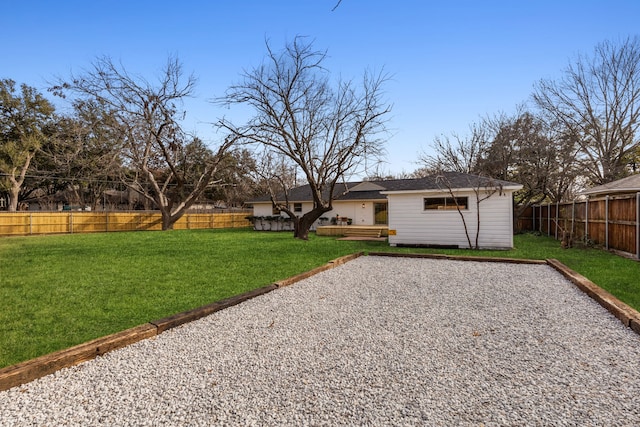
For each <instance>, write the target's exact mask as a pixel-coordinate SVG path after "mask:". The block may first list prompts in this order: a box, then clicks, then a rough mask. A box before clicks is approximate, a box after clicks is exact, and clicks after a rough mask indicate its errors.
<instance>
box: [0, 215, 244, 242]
mask: <svg viewBox="0 0 640 427" xmlns="http://www.w3.org/2000/svg"><path fill="white" fill-rule="evenodd" d="M250 213H251V211H246V212H244V211H243V212H233V213H218V212H213V213H186V214H185V215H184V216H183V217H182V218H180V219H179V220H178V221H177V222H176V223H175V224H174V226H173V228H174V230H196V229H209V228H241V227H249V226H251V222H249V221H248V220H247V215H249V214H250ZM141 230H162V216H161V214H160V212H157V211H127V212H106V211H105V212H97V211H95V212H81V211H78V212H77V211H63V212H1V213H0V236H26V235H31V234H70V233H102V232H110V231H141Z"/></svg>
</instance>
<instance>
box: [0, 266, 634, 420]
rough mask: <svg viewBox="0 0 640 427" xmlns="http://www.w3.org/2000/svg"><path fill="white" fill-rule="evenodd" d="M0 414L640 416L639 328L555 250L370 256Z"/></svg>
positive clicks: (10, 401)
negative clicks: (556, 263)
mask: <svg viewBox="0 0 640 427" xmlns="http://www.w3.org/2000/svg"><path fill="white" fill-rule="evenodd" d="M0 425H3V426H4V425H6V426H9V425H11V426H26V425H105V426H112V425H136V426H142V425H149V426H159V425H172V426H183V425H184V426H187V425H188V426H198V425H202V426H206V425H260V426H263V425H267V426H270V425H272V426H275V425H331V426H335V425H354V426H355V425H357V426H363V425H370V426H387V425H388V426H402V425H426V426H452V425H461V426H480V425H483V426H504V425H509V426H518V425H522V426H525V425H526V426H535V425H540V426H543V425H544V426H548V425H554V426H565V425H566V426H573V425H579V426H591V425H593V426H636V425H640V336H638V335H637V334H636V333H634V332H633V331H632V330H631V329H629V328H627V327H625V326H623V325H622V324H621V323H620V322H619V321H618V320H617V319H616V318H615V317H613V316H612V315H611V314H609V313H608V312H607V311H606V310H605V309H604V308H602V307H601V306H600V305H598V304H597V303H595V302H594V301H593V300H591V299H590V298H589V297H588V296H586V295H585V294H583V293H582V292H581V291H580V290H578V289H577V288H576V287H575V286H574V285H573V284H571V283H570V282H568V281H567V280H566V279H564V278H563V277H562V276H561V275H560V274H559V273H557V272H556V271H555V270H554V269H552V268H551V267H549V266H546V265H522V264H500V263H481V262H470V261H451V260H434V259H415V258H386V257H377V256H363V257H360V258H357V259H355V260H353V261H350V262H348V263H346V264H343V265H341V266H338V267H336V268H333V269H330V270H327V271H324V272H321V273H319V274H317V275H315V276H312V277H310V278H307V279H305V280H303V281H300V282H298V283H296V284H294V285H292V286H288V287H284V288H280V289H277V290H274V291H272V292H270V293H268V294H265V295H262V296H260V297H257V298H254V299H252V300H249V301H246V302H243V303H242V304H239V305H237V306H234V307H231V308H228V309H225V310H223V311H220V312H217V313H215V314H213V315H210V316H208V317H206V318H203V319H200V320H198V321H195V322H192V323H189V324H185V325H183V326H181V327H178V328H175V329H171V330H169V331H167V332H165V333H163V334H161V335H158V336H157V337H155V338H153V339H148V340H144V341H140V342H138V343H136V344H133V345H131V346H128V347H126V348H124V349H121V350H117V351H114V352H111V353H107V354H106V355H104V356H102V357H98V358H97V359H94V360H92V361H89V362H86V363H83V364H81V365H78V366H74V367H72V368H67V369H63V370H61V371H58V372H56V373H55V374H53V375H49V376H47V377H44V378H41V379H38V380H35V381H33V382H31V383H28V384H25V385H23V386H19V387H15V388H13V389H10V390H7V391H4V392H0Z"/></svg>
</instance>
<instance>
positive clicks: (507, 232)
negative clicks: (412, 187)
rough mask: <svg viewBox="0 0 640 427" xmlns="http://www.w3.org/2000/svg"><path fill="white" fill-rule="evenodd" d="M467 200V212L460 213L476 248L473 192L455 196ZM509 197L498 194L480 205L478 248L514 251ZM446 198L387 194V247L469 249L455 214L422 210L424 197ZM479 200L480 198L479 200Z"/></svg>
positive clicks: (509, 195)
mask: <svg viewBox="0 0 640 427" xmlns="http://www.w3.org/2000/svg"><path fill="white" fill-rule="evenodd" d="M455 195H456V196H458V197H459V196H467V197H469V209H468V210H465V211H463V215H464V218H465V222H466V224H467V230H468V234H469V238H470V239H471V244H472V245H475V238H476V230H477V229H478V228H477V211H476V196H475V194H474V192H473V191H469V192H456V193H455ZM511 195H512V193H511V192H510V191H509V192H506V193H503V194H502V195H498V194H497V193H496V194H494V195H492V196H491V197H490V198H488V199H486V200H483V201H482V202H480V235H479V239H478V243H479V246H480V247H481V248H501V249H503V248H504V249H507V248H511V247H513V225H512V224H513V219H512V201H511ZM427 196H428V197H433V196H440V197H449V195H448V194H446V193H445V194H434V193H411V194H393V193H391V194H388V198H389V230H390V231H391V230H395V232H396V234H395V235H392V234H393V231H391V233H390V235H389V243H390V244H391V245H397V244H411V245H457V246H459V247H461V248H468V247H469V242H468V240H467V236H466V234H465V231H464V226H463V222H462V218H461V217H460V214H459V212H458V211H457V210H455V209H454V210H443V211H439V210H427V211H425V210H424V204H423V200H424V197H427ZM481 197H482V196H481Z"/></svg>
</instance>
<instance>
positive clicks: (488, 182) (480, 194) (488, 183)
mask: <svg viewBox="0 0 640 427" xmlns="http://www.w3.org/2000/svg"><path fill="white" fill-rule="evenodd" d="M436 175H437V176H436V182H437V183H438V184H439V185H440V186H441V187H443V188H444V189H446V190H447V192H448V193H449V195H450V196H451V198H452V199H453V202H454V204H455V207H456V211H457V212H458V214H459V215H460V219H461V220H462V226H463V228H464V233H465V236H466V238H467V242H468V244H469V248H470V249H480V224H481V223H480V204H481V203H482V202H484V201H485V200H487V199H488V198H490V197H491V196H493V195H494V194H496V193H498V194H502V186H501V184H499V183H498V182H497V181H494V180H493V179H491V178H487V177H483V176H479V175H465V176H464V179H465V183H466V185H467V188H471V189H472V190H473V194H474V196H475V200H474V201H475V206H476V234H475V238H474V244H472V243H471V235H470V234H469V227H468V226H467V221H466V218H465V215H464V212H463V210H466V209H468V207H467V206H463V205H461V204H460V201H459V196H458V194H456V192H455V190H454V186H453V184H452V182H451V181H452V179H455V180H456V181H459V180H460V176H461V175H460V174H458V173H455V172H453V173H452V172H444V171H439V172H438V173H437V174H436ZM458 187H460V182H458Z"/></svg>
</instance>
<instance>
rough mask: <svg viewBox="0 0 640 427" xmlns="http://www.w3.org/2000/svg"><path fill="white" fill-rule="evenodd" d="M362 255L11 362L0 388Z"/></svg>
mask: <svg viewBox="0 0 640 427" xmlns="http://www.w3.org/2000/svg"><path fill="white" fill-rule="evenodd" d="M363 254H364V253H363V252H356V253H353V254H350V255H345V256H343V257H340V258H336V259H334V260H331V261H329V262H327V263H326V264H324V265H321V266H320V267H317V268H314V269H312V270H309V271H306V272H304V273H300V274H297V275H295V276H292V277H289V278H287V279H284V280H280V281H278V282H275V283H272V284H270V285H268V286H263V287H261V288H257V289H254V290H251V291H249V292H245V293H243V294H240V295H236V296H233V297H230V298H226V299H223V300H220V301H216V302H213V303H211V304H207V305H204V306H202V307H198V308H195V309H193V310H188V311H184V312H181V313H177V314H174V315H172V316H168V317H164V318H162V319H158V320H153V321H151V322H148V323H144V324H142V325H139V326H135V327H133V328H130V329H126V330H124V331H121V332H117V333H115V334H111V335H107V336H104V337H100V338H96V339H94V340H91V341H88V342H86V343H83V344H78V345H76V346H73V347H69V348H67V349H63V350H59V351H56V352H53V353H49V354H45V355H43V356H40V357H37V358H35V359H31V360H26V361H24V362H20V363H17V364H15V365H11V366H7V367H4V368H1V369H0V391H4V390H8V389H10V388H13V387H18V386H21V385H23V384H26V383H28V382H31V381H33V380H36V379H38V378H41V377H44V376H46V375H50V374H53V373H55V372H56V371H59V370H60V369H63V368H69V367H71V366H75V365H78V364H80V363H82V362H86V361H89V360H92V359H95V358H96V357H98V356H101V355H103V354H105V353H108V352H110V351H113V350H117V349H120V348H123V347H126V346H128V345H130V344H134V343H136V342H138V341H142V340H144V339H148V338H153V337H155V336H158V335H160V334H161V333H163V332H165V331H167V330H169V329H172V328H175V327H177V326H180V325H183V324H185V323H189V322H192V321H194V320H198V319H201V318H203V317H205V316H208V315H210V314H213V313H215V312H217V311H220V310H223V309H225V308H228V307H231V306H234V305H237V304H240V303H241V302H244V301H247V300H249V299H251V298H255V297H257V296H260V295H264V294H266V293H268V292H271V291H273V290H275V289H278V288H280V287H283V286H289V285H292V284H293V283H296V282H299V281H300V280H303V279H306V278H308V277H311V276H313V275H315V274H318V273H320V272H322V271H325V270H328V269H330V268H334V267H337V266H339V265H342V264H344V263H346V262H348V261H351V260H353V259H355V258H358V257H359V256H362V255H363Z"/></svg>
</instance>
